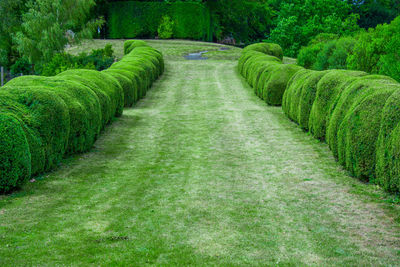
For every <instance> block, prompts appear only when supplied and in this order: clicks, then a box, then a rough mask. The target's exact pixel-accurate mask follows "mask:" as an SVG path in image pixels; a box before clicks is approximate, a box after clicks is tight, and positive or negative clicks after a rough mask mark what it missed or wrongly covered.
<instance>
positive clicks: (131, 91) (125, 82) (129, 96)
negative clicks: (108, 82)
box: [104, 71, 138, 107]
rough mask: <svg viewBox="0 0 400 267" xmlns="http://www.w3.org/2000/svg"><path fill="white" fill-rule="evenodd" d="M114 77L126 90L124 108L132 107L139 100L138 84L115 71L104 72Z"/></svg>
mask: <svg viewBox="0 0 400 267" xmlns="http://www.w3.org/2000/svg"><path fill="white" fill-rule="evenodd" d="M104 73H107V74H109V75H111V76H112V77H114V78H115V79H116V80H117V81H118V82H119V84H120V85H121V87H122V89H123V90H124V107H132V106H133V104H134V103H136V101H137V100H138V95H137V85H136V82H135V81H133V80H131V79H129V78H128V77H126V76H124V75H123V74H120V73H118V72H115V71H104Z"/></svg>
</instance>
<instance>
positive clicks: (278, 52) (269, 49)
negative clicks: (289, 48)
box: [243, 43, 283, 60]
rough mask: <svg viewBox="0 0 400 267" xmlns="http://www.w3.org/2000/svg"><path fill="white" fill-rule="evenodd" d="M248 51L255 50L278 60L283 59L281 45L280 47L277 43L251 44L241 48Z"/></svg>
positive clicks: (244, 51)
mask: <svg viewBox="0 0 400 267" xmlns="http://www.w3.org/2000/svg"><path fill="white" fill-rule="evenodd" d="M248 51H257V52H261V53H263V54H267V55H271V56H274V57H277V58H279V59H280V60H282V59H283V50H282V47H280V45H278V44H272V43H256V44H251V45H248V46H246V47H245V48H243V53H246V52H248Z"/></svg>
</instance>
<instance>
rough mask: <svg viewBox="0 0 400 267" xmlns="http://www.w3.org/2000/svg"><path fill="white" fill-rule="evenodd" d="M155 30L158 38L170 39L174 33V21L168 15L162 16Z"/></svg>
mask: <svg viewBox="0 0 400 267" xmlns="http://www.w3.org/2000/svg"><path fill="white" fill-rule="evenodd" d="M157 32H158V37H159V38H160V39H171V38H172V36H173V34H174V21H173V20H171V18H170V17H169V16H163V17H162V18H161V23H160V25H159V26H158V29H157Z"/></svg>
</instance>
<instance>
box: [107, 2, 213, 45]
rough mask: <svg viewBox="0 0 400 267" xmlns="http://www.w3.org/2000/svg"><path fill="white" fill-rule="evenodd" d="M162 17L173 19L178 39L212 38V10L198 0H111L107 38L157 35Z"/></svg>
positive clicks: (174, 30) (151, 36) (175, 34)
mask: <svg viewBox="0 0 400 267" xmlns="http://www.w3.org/2000/svg"><path fill="white" fill-rule="evenodd" d="M163 16H169V17H170V18H171V20H172V21H173V22H174V27H173V37H174V38H176V39H177V38H178V39H194V40H203V41H211V40H212V31H211V29H212V27H211V17H210V11H209V10H208V8H206V7H205V6H204V5H203V4H202V3H196V2H170V3H168V2H139V1H121V2H112V3H110V4H109V8H108V30H109V34H108V37H109V38H139V37H141V38H154V37H156V36H157V35H158V33H157V30H158V26H159V25H160V23H161V19H162V17H163ZM194 18H195V19H194Z"/></svg>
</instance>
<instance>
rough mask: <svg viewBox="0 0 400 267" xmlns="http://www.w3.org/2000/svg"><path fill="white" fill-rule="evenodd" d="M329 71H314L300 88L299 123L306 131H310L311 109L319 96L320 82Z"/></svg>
mask: <svg viewBox="0 0 400 267" xmlns="http://www.w3.org/2000/svg"><path fill="white" fill-rule="evenodd" d="M327 73H328V72H327V71H313V72H311V73H310V75H309V76H308V77H307V79H306V81H305V82H304V84H303V86H302V87H301V88H300V96H299V101H298V111H297V114H296V116H297V122H298V124H299V125H300V127H301V128H303V129H304V130H308V129H309V125H308V122H309V120H310V113H311V108H312V106H313V104H314V100H315V96H316V94H317V84H318V82H319V81H320V80H321V79H322V78H323V77H324V76H325V75H326V74H327Z"/></svg>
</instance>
